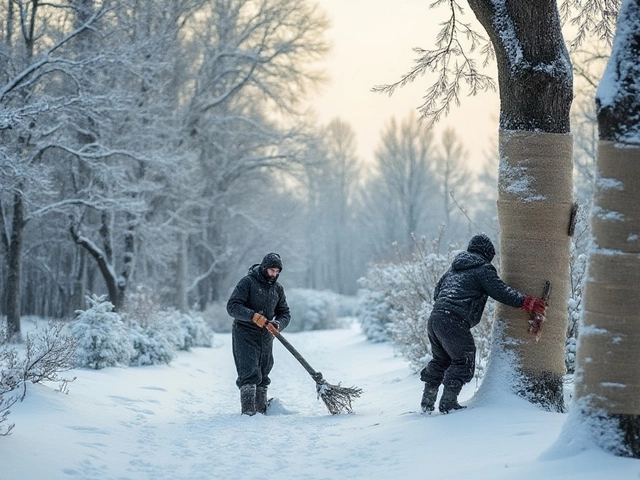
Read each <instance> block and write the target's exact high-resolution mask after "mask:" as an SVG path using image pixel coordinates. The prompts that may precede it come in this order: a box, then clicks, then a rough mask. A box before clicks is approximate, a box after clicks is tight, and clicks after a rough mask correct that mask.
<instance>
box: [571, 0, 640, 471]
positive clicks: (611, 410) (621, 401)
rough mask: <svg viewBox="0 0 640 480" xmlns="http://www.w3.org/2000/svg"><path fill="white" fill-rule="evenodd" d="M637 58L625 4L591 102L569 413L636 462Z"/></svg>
mask: <svg viewBox="0 0 640 480" xmlns="http://www.w3.org/2000/svg"><path fill="white" fill-rule="evenodd" d="M639 57H640V0H627V1H625V2H623V4H622V6H621V8H620V14H619V17H618V25H617V28H616V35H615V39H614V44H613V49H612V52H611V56H610V58H609V62H608V64H607V68H606V70H605V73H604V75H603V78H602V79H601V81H600V85H599V87H598V93H597V98H596V106H597V112H598V127H599V135H600V142H599V147H598V158H597V162H596V182H595V190H594V197H593V208H592V211H591V230H592V246H591V248H590V250H589V256H588V264H587V265H588V266H587V275H586V278H587V280H586V284H585V288H584V302H583V304H584V311H583V315H582V318H581V325H580V329H579V332H580V336H579V339H578V350H577V358H576V375H575V378H576V397H575V398H576V400H575V402H576V408H575V409H574V410H576V411H578V412H579V415H583V416H585V417H587V418H588V419H589V420H588V421H587V422H585V424H586V425H590V427H591V430H592V434H593V438H594V440H595V442H596V443H598V444H600V445H601V446H602V447H603V448H605V449H606V450H609V451H612V452H613V453H615V454H616V455H620V456H629V457H634V458H640V404H638V398H639V397H640V354H639V353H638V352H639V351H640V298H639V297H638V292H639V291H640V212H639V211H638V205H639V204H640V91H639V90H638V89H639V86H638V85H639V84H638V81H637V78H639V76H640V66H639V65H638V58H639ZM603 440H605V441H606V443H605V442H603Z"/></svg>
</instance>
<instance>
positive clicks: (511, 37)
mask: <svg viewBox="0 0 640 480" xmlns="http://www.w3.org/2000/svg"><path fill="white" fill-rule="evenodd" d="M431 8H437V9H439V10H443V11H445V12H448V13H447V18H448V20H447V21H446V22H445V23H444V24H443V25H441V28H442V30H441V31H439V32H438V36H437V39H436V42H435V43H434V44H432V45H423V48H425V49H424V50H423V49H418V50H417V54H418V58H417V60H416V61H415V64H414V65H413V66H412V65H407V70H408V71H409V73H408V74H405V75H404V76H403V72H397V77H398V82H397V83H395V84H390V85H383V84H381V83H382V82H383V81H384V79H372V84H371V87H372V88H373V89H374V90H376V91H377V92H378V93H389V94H391V99H393V93H394V91H395V90H397V89H400V88H402V87H403V86H404V85H406V84H407V83H411V82H414V83H418V82H424V91H425V94H424V97H423V98H417V99H416V113H415V114H406V113H404V112H403V113H402V114H399V115H398V116H397V117H392V118H389V119H388V122H387V124H386V126H385V127H384V128H383V129H382V131H380V135H379V138H378V139H377V148H376V150H375V153H374V155H373V156H372V158H360V157H359V156H358V154H357V153H356V152H357V145H358V143H357V142H358V138H357V137H356V135H355V133H354V129H353V127H352V126H351V125H349V124H348V123H347V122H345V121H344V120H342V119H340V118H339V117H336V118H335V119H334V120H332V121H330V122H329V123H327V124H324V125H323V124H318V122H317V121H316V117H315V116H314V113H313V111H311V110H310V108H309V99H310V98H311V96H313V95H314V93H315V92H317V91H319V90H320V89H322V88H323V85H324V84H325V83H326V81H327V78H326V72H324V71H322V69H320V68H319V67H318V63H319V62H320V61H321V60H322V59H323V58H325V56H326V55H328V53H329V52H330V48H331V45H330V42H329V40H328V36H327V35H328V30H329V28H330V25H331V21H330V18H329V17H328V16H327V15H326V13H325V12H324V11H323V8H322V2H321V1H315V0H118V1H112V0H60V1H56V2H42V1H40V0H5V1H3V2H0V35H1V40H0V64H1V65H2V68H1V69H0V260H1V262H0V295H1V298H0V318H1V319H2V324H3V329H4V330H3V332H2V341H3V345H4V347H5V348H7V347H8V348H12V347H10V346H11V345H20V344H21V343H22V342H24V341H25V340H26V339H25V338H24V335H22V331H21V330H22V329H21V319H22V318H24V317H26V316H35V317H40V318H44V319H52V320H54V321H55V323H56V326H55V327H53V329H54V331H52V332H49V333H48V335H50V336H51V337H56V338H58V339H64V341H66V342H70V343H72V344H73V346H74V348H77V347H78V346H79V345H78V344H77V339H78V338H81V337H82V336H83V335H84V334H85V333H86V331H87V330H88V329H91V328H95V329H97V328H102V327H104V328H105V329H109V328H111V329H112V330H109V332H111V333H113V332H114V331H116V330H117V332H118V333H117V335H115V336H112V338H116V337H118V336H119V337H118V338H123V339H124V338H133V337H135V338H137V340H136V341H134V342H133V343H134V345H138V347H137V350H136V352H135V354H134V353H131V351H129V352H128V353H122V356H126V357H127V362H129V363H130V364H131V365H143V364H149V363H158V362H160V363H161V362H169V361H170V360H171V358H172V354H171V349H172V348H175V346H176V345H178V347H179V348H180V349H188V348H189V347H190V346H198V345H202V346H210V341H209V340H208V333H207V332H206V331H208V330H209V329H210V330H212V331H215V332H228V331H229V328H230V319H229V318H228V317H227V316H226V312H225V310H224V305H225V304H226V301H227V298H228V297H229V294H230V292H231V290H232V289H233V287H234V285H235V283H236V282H237V281H238V279H239V278H240V277H241V276H242V275H244V274H245V273H246V272H247V269H248V268H249V267H250V266H251V265H252V264H254V263H259V261H260V259H261V258H262V256H263V255H264V254H265V253H267V252H278V253H279V254H280V255H281V256H282V258H283V259H284V260H283V261H284V270H283V273H286V274H283V276H282V283H283V285H284V286H285V288H286V289H287V295H288V298H289V299H290V304H291V308H292V312H294V316H297V317H298V324H297V327H294V324H293V323H292V328H297V329H298V330H316V329H326V328H333V327H336V326H337V325H336V321H337V319H338V318H341V317H345V316H354V317H357V318H358V320H359V323H360V325H361V327H362V330H363V332H364V333H365V335H366V337H367V338H368V339H369V340H371V341H372V342H382V341H389V342H392V343H393V345H394V348H395V349H396V350H397V351H398V352H399V354H400V355H401V356H402V357H403V358H404V359H406V361H407V362H408V363H409V364H410V365H411V366H412V368H413V369H414V370H415V371H419V370H420V368H421V367H422V366H424V364H425V361H426V359H428V358H429V345H428V341H427V338H426V321H427V318H428V315H429V312H430V310H431V306H432V293H433V287H434V285H435V283H436V282H437V280H438V278H439V276H440V275H442V273H443V272H444V271H445V270H446V268H448V265H449V264H450V262H451V259H452V258H453V255H454V254H455V253H456V252H457V251H459V250H461V249H464V248H466V243H467V242H468V240H469V238H470V237H471V236H472V235H474V234H475V233H480V232H483V233H486V234H487V235H488V236H489V237H491V239H492V240H493V241H494V243H495V245H496V247H497V248H496V250H497V251H498V255H497V256H496V260H494V264H495V265H496V267H497V268H498V271H499V272H500V275H501V277H502V278H503V279H504V280H505V282H507V283H508V284H511V285H514V286H515V287H516V288H518V289H519V290H521V291H526V292H528V294H530V295H541V293H542V288H543V286H544V283H545V281H550V282H551V285H552V294H551V301H550V303H549V308H548V318H547V323H546V325H545V330H544V334H543V336H542V337H541V339H540V341H539V342H532V341H531V339H530V337H529V336H527V332H526V329H522V328H521V327H518V325H521V324H522V322H525V323H526V316H525V317H522V315H523V313H522V312H513V311H510V310H508V309H506V308H503V306H501V305H497V304H496V305H494V304H493V303H490V304H489V305H488V308H487V309H486V311H485V314H484V319H483V322H482V323H481V324H480V325H479V326H478V327H476V328H475V329H474V336H475V338H476V344H477V347H478V359H477V365H478V368H477V372H476V375H477V376H478V379H479V380H480V379H482V378H487V379H491V374H492V372H491V369H492V368H494V371H503V370H502V369H501V368H498V365H500V364H504V363H508V364H509V365H511V370H512V371H513V372H514V373H515V374H514V375H513V378H512V382H513V383H512V385H511V387H512V390H513V392H514V394H516V395H517V396H519V397H522V398H525V399H526V400H527V401H529V402H531V403H533V404H535V405H538V406H539V407H540V408H542V409H545V410H548V411H556V412H564V411H565V409H566V401H567V400H568V399H565V398H563V395H562V391H563V379H564V377H565V375H566V374H567V373H570V374H574V373H575V388H576V393H575V395H576V398H577V399H578V400H577V401H578V402H580V403H579V405H580V408H578V409H576V412H577V413H576V415H584V416H586V417H588V418H590V419H591V420H592V424H593V430H594V432H596V433H594V436H595V437H598V436H600V437H601V436H602V432H603V431H605V430H607V431H608V429H609V428H610V427H611V425H612V424H613V425H615V429H617V430H616V431H617V432H619V436H620V438H621V440H620V441H619V442H617V443H615V445H613V446H611V444H610V443H607V442H604V443H606V449H608V450H611V451H613V452H614V453H615V454H618V455H621V456H630V457H636V458H638V457H640V417H639V415H640V407H639V406H638V405H639V404H638V402H637V398H638V395H640V380H639V379H638V371H640V359H639V357H638V354H637V352H638V351H639V347H640V325H639V324H638V320H639V318H638V298H639V296H638V288H640V273H638V272H640V257H639V254H640V240H639V239H640V222H639V217H638V205H639V204H640V203H639V202H640V199H639V198H637V195H638V193H639V192H640V188H638V181H640V171H639V170H638V168H639V167H638V165H640V163H639V162H638V160H640V158H639V155H640V80H638V79H639V78H640V71H638V70H640V66H639V65H638V62H637V59H638V58H639V56H640V1H638V0H622V1H620V0H603V1H599V2H593V1H586V0H562V1H559V2H556V1H553V0H545V1H542V2H517V1H509V0H506V1H497V0H469V1H468V2H459V1H448V2H445V1H437V2H435V3H434V5H432V7H431ZM411 47H414V46H413V45H407V48H411ZM381 61H384V60H381ZM494 71H495V73H491V72H494ZM376 85H377V86H376ZM485 90H497V91H498V92H499V95H500V111H499V112H496V116H498V115H499V131H498V132H496V133H497V135H496V138H495V139H494V140H492V141H491V144H492V145H493V147H492V148H490V149H488V150H487V151H486V152H483V156H484V159H485V163H484V165H483V166H482V168H481V169H474V168H472V166H471V165H470V164H469V152H470V151H472V150H473V149H475V148H477V147H476V146H475V145H470V144H467V143H465V136H464V132H463V131H458V130H456V129H455V128H447V129H445V130H443V131H441V132H438V133H436V131H435V130H434V128H432V127H433V126H434V125H435V124H437V122H438V120H440V119H441V118H443V117H446V115H447V113H448V112H449V110H450V108H453V107H454V106H455V105H456V104H458V103H459V102H464V97H465V96H467V95H475V94H476V93H478V92H481V91H485ZM587 272H588V274H587ZM120 319H124V320H126V322H124V323H122V322H121V321H120ZM158 319H159V320H158ZM176 319H177V320H176ZM72 320H75V321H76V323H75V324H74V327H73V328H75V330H73V329H71V330H70V333H64V332H63V330H62V327H61V326H57V325H63V324H65V323H66V322H70V321H72ZM78 320H79V321H80V323H78ZM174 320H175V321H177V322H178V323H180V322H181V324H182V326H183V327H184V328H186V329H187V331H188V332H189V333H188V335H187V336H186V337H184V335H183V334H182V333H180V332H178V331H176V329H175V328H174V329H173V331H172V333H171V335H173V337H172V338H174V337H175V338H177V337H180V338H181V339H180V340H177V341H176V342H173V344H174V347H171V346H169V345H168V344H166V341H167V335H166V333H162V335H161V334H160V333H158V332H160V331H163V332H166V331H167V329H169V330H170V329H171V327H167V326H166V325H167V324H169V323H171V322H172V321H174ZM157 324H162V325H164V326H162V327H158V326H156V325H157ZM109 325H112V326H111V327H109ZM123 325H126V327H124V326H123ZM122 328H125V330H126V331H125V330H122ZM113 329H115V330H113ZM131 332H133V333H131ZM111 333H109V334H107V336H108V335H111ZM181 335H183V336H182V337H181ZM74 337H75V340H74ZM161 337H162V340H160V338H161ZM184 338H187V340H185V339H184ZM150 339H151V340H150ZM114 342H115V340H114ZM122 342H125V340H122ZM136 342H137V343H136ZM162 342H165V343H162ZM54 343H55V342H54ZM170 343H171V342H170ZM27 345H28V346H29V347H30V348H31V347H33V345H32V343H31V341H27ZM80 347H81V348H85V350H84V352H85V353H84V357H83V358H84V366H86V367H90V368H96V369H97V368H102V367H104V366H108V365H109V359H105V358H102V357H100V356H99V355H98V356H96V355H93V356H92V352H90V351H88V350H86V348H88V347H86V345H85V346H84V347H83V346H82V345H80ZM121 347H122V345H115V346H114V349H115V350H118V348H121ZM122 348H124V347H122ZM127 348H128V347H127ZM45 350H46V349H45ZM54 350H55V349H54ZM11 351H12V350H4V351H3V352H4V353H1V354H0V366H2V367H3V368H4V367H5V366H6V365H11V366H12V367H15V366H16V363H15V362H17V360H16V359H15V358H13V357H12V355H11V354H10V353H7V352H11ZM27 351H28V352H31V353H33V352H36V353H33V354H34V355H36V354H37V352H38V351H39V350H38V348H37V347H34V348H33V349H27ZM58 353H59V355H60V357H58V358H54V359H53V360H52V364H51V370H50V371H49V372H46V373H44V374H42V378H45V379H56V378H57V376H56V370H57V369H64V367H65V366H67V361H69V362H70V361H71V360H69V359H67V358H66V357H65V355H70V353H69V351H65V348H64V347H60V350H59V351H58ZM95 353H96V352H93V354H95ZM43 355H44V354H43ZM69 358H70V357H69ZM490 358H491V359H492V363H489V359H490ZM12 362H13V363H12ZM116 363H117V362H116ZM27 370H28V369H27ZM3 377H4V371H3ZM34 379H35V380H34ZM27 380H28V381H38V380H41V378H40V377H38V375H36V374H34V373H33V371H25V372H23V374H22V377H21V379H18V380H14V381H8V382H5V383H2V382H0V385H1V386H2V389H0V416H1V415H2V412H3V407H4V405H3V402H2V394H3V393H5V394H6V393H8V392H10V391H11V390H13V389H14V388H16V386H17V385H19V384H20V382H21V381H27ZM510 381H511V380H510ZM481 388H482V387H481ZM3 420H4V417H2V418H0V427H2V425H1V423H2V421H3Z"/></svg>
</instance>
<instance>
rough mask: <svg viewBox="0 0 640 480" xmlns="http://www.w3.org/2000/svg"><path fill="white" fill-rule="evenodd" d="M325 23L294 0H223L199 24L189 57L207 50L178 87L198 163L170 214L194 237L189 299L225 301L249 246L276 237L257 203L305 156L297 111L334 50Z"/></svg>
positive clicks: (187, 267) (184, 133)
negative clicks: (228, 282)
mask: <svg viewBox="0 0 640 480" xmlns="http://www.w3.org/2000/svg"><path fill="white" fill-rule="evenodd" d="M326 28H327V21H326V19H325V17H324V15H323V14H322V13H321V12H320V11H319V10H318V8H317V7H316V6H315V5H314V4H312V3H311V2H307V1H303V2H300V1H294V0H269V1H255V0H216V1H214V2H208V5H207V7H206V8H203V9H202V11H201V12H200V14H199V15H198V17H197V22H195V23H194V24H193V31H192V35H190V37H189V38H188V42H187V45H188V46H189V47H190V49H189V50H185V52H184V54H185V56H187V55H189V52H190V51H197V52H199V54H198V55H193V56H192V57H193V58H191V59H190V63H189V64H188V66H187V71H188V72H189V73H190V75H191V76H190V77H189V78H185V79H183V81H182V82H181V83H180V84H179V85H180V93H181V96H180V99H181V104H180V105H179V106H178V107H177V110H176V111H177V113H178V115H179V129H180V135H181V138H182V142H181V144H180V147H181V148H184V149H187V150H189V151H190V152H192V153H193V155H194V163H193V165H194V169H195V175H194V177H193V178H192V183H191V185H190V192H189V193H188V194H187V195H186V197H185V199H184V201H183V202H182V204H180V206H179V209H178V210H177V211H176V213H175V214H173V215H172V221H173V222H175V223H179V224H180V226H181V228H182V230H183V231H184V232H186V234H187V237H186V238H185V239H184V241H182V242H181V244H180V245H181V252H180V256H181V258H182V259H183V260H181V262H182V263H181V267H182V270H181V271H182V274H181V276H180V277H179V280H180V282H181V284H178V286H177V288H178V290H179V292H181V293H180V296H181V298H185V297H189V298H191V299H195V300H197V303H199V304H200V305H204V304H206V303H207V302H208V301H210V300H212V299H218V298H220V297H221V296H222V295H223V294H224V293H226V292H224V291H223V289H222V285H223V282H222V281H223V280H224V279H225V274H226V273H227V272H228V271H229V270H230V269H232V268H233V267H235V264H236V262H237V261H238V260H239V258H240V257H241V256H242V254H244V253H245V251H246V249H247V248H248V242H252V241H255V239H256V238H260V236H268V235H269V232H268V223H267V222H265V221H264V219H263V218H261V216H255V214H254V212H253V211H252V208H251V206H252V205H255V204H256V203H258V204H259V203H260V202H256V200H257V199H266V200H268V199H269V198H270V197H271V196H272V195H271V193H270V188H271V185H272V183H273V182H272V181H271V180H272V177H270V175H272V174H273V172H274V171H281V172H288V171H292V170H294V169H295V167H294V165H295V164H300V163H302V162H304V158H302V157H301V154H302V152H303V151H304V147H303V146H302V145H303V144H304V142H305V138H304V132H302V131H301V128H299V124H300V123H301V122H300V121H299V117H298V113H299V112H298V107H299V106H300V105H301V102H302V101H303V100H304V99H305V97H306V96H307V95H308V94H309V93H311V92H312V91H314V88H315V86H316V85H317V83H318V82H319V81H320V80H321V75H319V73H318V72H317V71H316V70H314V69H313V68H312V64H313V62H314V61H316V60H317V59H319V58H321V57H322V56H323V55H324V54H325V53H326V51H327V44H326V42H325V39H324V32H325V30H326ZM178 80H180V79H178ZM276 119H278V120H281V121H276ZM261 211H262V213H263V215H264V213H265V212H264V208H262V209H261ZM240 219H242V220H244V221H243V222H239V220H240ZM238 224H240V227H238ZM239 228H240V229H242V230H239ZM249 229H250V230H253V235H247V234H246V232H247V231H248V230H249ZM187 259H188V260H187ZM182 279H184V280H182ZM183 303H184V302H183Z"/></svg>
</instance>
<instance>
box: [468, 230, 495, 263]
mask: <svg viewBox="0 0 640 480" xmlns="http://www.w3.org/2000/svg"><path fill="white" fill-rule="evenodd" d="M467 252H471V253H477V254H479V255H482V256H483V257H484V258H486V259H487V260H488V261H489V262H490V261H491V260H493V257H494V256H495V255H496V249H495V247H494V246H493V243H492V242H491V239H490V238H489V237H487V236H486V235H484V234H480V235H474V236H473V237H472V238H471V240H469V245H468V246H467Z"/></svg>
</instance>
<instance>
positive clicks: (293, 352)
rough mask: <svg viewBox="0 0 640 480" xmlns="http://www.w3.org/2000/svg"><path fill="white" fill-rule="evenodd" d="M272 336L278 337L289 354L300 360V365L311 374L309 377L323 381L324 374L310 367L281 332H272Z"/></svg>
mask: <svg viewBox="0 0 640 480" xmlns="http://www.w3.org/2000/svg"><path fill="white" fill-rule="evenodd" d="M271 334H272V335H273V336H274V337H276V338H277V339H278V340H280V343H282V345H284V347H285V348H286V349H287V350H289V352H291V355H293V356H294V357H295V359H296V360H298V362H300V365H302V366H303V367H304V369H305V370H306V371H307V372H308V373H309V375H311V378H313V379H314V380H315V381H318V377H319V378H320V379H322V374H320V373H319V372H316V371H315V370H314V369H313V367H312V366H311V365H309V362H307V361H306V360H305V359H304V358H303V357H302V355H300V353H299V352H298V351H297V350H296V349H295V348H293V345H291V344H290V343H289V342H288V340H287V339H286V338H284V337H283V336H282V334H281V333H280V332H277V331H276V332H271Z"/></svg>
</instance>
